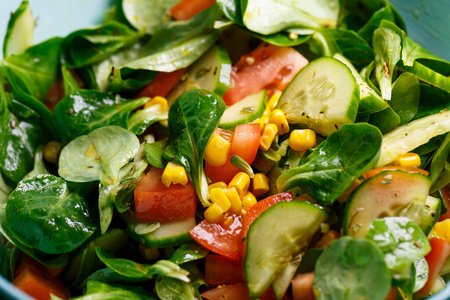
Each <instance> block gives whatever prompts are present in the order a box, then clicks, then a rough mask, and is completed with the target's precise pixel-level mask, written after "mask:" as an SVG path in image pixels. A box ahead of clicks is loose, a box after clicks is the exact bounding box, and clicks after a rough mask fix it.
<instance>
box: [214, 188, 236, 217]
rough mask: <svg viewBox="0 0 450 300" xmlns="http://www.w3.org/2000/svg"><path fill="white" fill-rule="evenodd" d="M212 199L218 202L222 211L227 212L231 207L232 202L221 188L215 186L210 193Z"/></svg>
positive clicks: (215, 202)
mask: <svg viewBox="0 0 450 300" xmlns="http://www.w3.org/2000/svg"><path fill="white" fill-rule="evenodd" d="M209 197H210V199H211V201H212V202H213V203H214V204H216V205H217V206H218V207H220V209H221V210H222V212H227V211H228V210H229V209H230V207H231V202H230V200H228V198H227V195H225V193H224V191H223V190H222V189H221V188H213V189H211V192H210V193H209Z"/></svg>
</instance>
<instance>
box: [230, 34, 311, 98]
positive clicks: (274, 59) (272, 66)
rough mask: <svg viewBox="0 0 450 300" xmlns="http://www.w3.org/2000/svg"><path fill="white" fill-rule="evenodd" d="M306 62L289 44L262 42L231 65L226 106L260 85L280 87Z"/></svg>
mask: <svg viewBox="0 0 450 300" xmlns="http://www.w3.org/2000/svg"><path fill="white" fill-rule="evenodd" d="M307 64H308V60H307V59H306V58H304V57H303V56H302V55H301V54H300V53H298V52H297V51H296V50H295V49H294V48H292V47H280V46H274V45H270V44H268V43H262V44H260V45H259V46H258V47H256V48H255V49H254V50H253V51H252V52H251V53H249V54H247V55H244V56H242V57H241V59H240V60H239V61H238V62H237V63H236V65H234V66H233V67H232V69H231V82H232V88H230V89H228V90H227V92H226V93H225V95H224V96H223V100H224V101H225V103H226V104H227V105H228V106H229V105H233V104H234V103H236V102H239V101H240V100H242V99H244V97H246V96H248V95H250V94H253V93H256V92H259V91H260V90H262V89H266V90H279V91H283V90H284V89H285V88H286V86H287V85H288V84H289V82H291V81H292V79H293V78H294V76H295V75H296V74H297V73H298V71H299V70H300V69H301V68H303V67H304V66H306V65H307Z"/></svg>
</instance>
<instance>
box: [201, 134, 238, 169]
mask: <svg viewBox="0 0 450 300" xmlns="http://www.w3.org/2000/svg"><path fill="white" fill-rule="evenodd" d="M230 149H231V143H230V142H229V141H227V140H226V139H224V138H223V137H221V136H220V135H218V134H215V133H214V134H213V135H212V137H211V139H210V140H209V142H208V144H207V145H206V149H205V154H204V156H203V157H204V158H205V160H206V161H207V162H208V163H209V164H211V165H213V166H216V167H219V166H223V165H224V164H225V163H226V162H227V160H228V156H229V154H230Z"/></svg>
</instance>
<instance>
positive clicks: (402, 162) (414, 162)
mask: <svg viewBox="0 0 450 300" xmlns="http://www.w3.org/2000/svg"><path fill="white" fill-rule="evenodd" d="M392 164H393V165H395V166H403V167H420V164H421V161H420V156H419V155H418V154H416V153H405V154H403V155H400V157H399V158H397V159H396V160H395V161H394V162H393V163H392Z"/></svg>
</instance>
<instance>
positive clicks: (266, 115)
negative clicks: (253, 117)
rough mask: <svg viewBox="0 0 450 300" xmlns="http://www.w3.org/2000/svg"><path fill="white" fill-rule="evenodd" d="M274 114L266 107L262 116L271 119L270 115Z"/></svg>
mask: <svg viewBox="0 0 450 300" xmlns="http://www.w3.org/2000/svg"><path fill="white" fill-rule="evenodd" d="M271 112H272V110H271V109H270V108H269V107H266V109H265V110H264V112H263V114H262V116H263V117H270V113H271Z"/></svg>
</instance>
